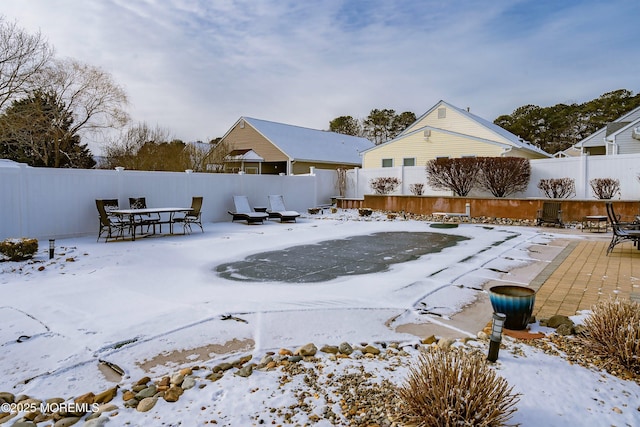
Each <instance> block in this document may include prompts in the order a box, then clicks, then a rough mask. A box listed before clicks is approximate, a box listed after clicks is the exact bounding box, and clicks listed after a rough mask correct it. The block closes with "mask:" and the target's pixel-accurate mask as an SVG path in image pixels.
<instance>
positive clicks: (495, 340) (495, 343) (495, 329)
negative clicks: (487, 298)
mask: <svg viewBox="0 0 640 427" xmlns="http://www.w3.org/2000/svg"><path fill="white" fill-rule="evenodd" d="M505 320H507V315H506V314H502V313H493V322H492V323H491V336H489V355H488V356H487V360H488V361H489V362H495V361H496V360H498V351H500V341H502V327H503V326H504V321H505Z"/></svg>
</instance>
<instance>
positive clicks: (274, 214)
mask: <svg viewBox="0 0 640 427" xmlns="http://www.w3.org/2000/svg"><path fill="white" fill-rule="evenodd" d="M267 213H268V214H269V218H279V219H280V222H286V221H293V222H295V221H296V218H297V217H299V216H300V213H299V212H296V211H289V210H287V208H286V207H285V205H284V197H282V196H281V195H270V196H269V210H268V211H267Z"/></svg>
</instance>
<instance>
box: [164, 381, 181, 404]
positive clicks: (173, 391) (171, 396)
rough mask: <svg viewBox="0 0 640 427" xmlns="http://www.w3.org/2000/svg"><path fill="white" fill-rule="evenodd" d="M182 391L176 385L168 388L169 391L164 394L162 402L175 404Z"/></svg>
mask: <svg viewBox="0 0 640 427" xmlns="http://www.w3.org/2000/svg"><path fill="white" fill-rule="evenodd" d="M182 393H183V391H182V389H181V388H180V387H178V386H176V385H172V386H171V387H169V390H167V391H165V392H164V400H166V401H167V402H177V401H178V399H179V398H180V396H182Z"/></svg>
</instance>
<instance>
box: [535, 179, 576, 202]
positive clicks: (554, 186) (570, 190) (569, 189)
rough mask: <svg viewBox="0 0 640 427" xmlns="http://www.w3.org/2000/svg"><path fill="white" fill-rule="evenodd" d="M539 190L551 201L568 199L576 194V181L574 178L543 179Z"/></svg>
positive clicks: (539, 184) (539, 183)
mask: <svg viewBox="0 0 640 427" xmlns="http://www.w3.org/2000/svg"><path fill="white" fill-rule="evenodd" d="M538 188H539V189H540V190H541V191H542V192H543V193H544V194H545V195H546V196H547V197H549V198H551V199H566V198H568V197H571V196H575V194H576V181H575V179H573V178H550V179H541V180H540V181H539V182H538Z"/></svg>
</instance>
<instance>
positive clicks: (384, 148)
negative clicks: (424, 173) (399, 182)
mask: <svg viewBox="0 0 640 427" xmlns="http://www.w3.org/2000/svg"><path fill="white" fill-rule="evenodd" d="M465 156H477V157H497V156H517V157H524V158H528V159H539V158H544V157H551V156H550V155H549V154H548V153H546V152H544V151H543V150H541V149H539V148H537V147H534V146H532V145H531V144H528V143H526V142H524V141H522V140H521V139H520V138H518V137H517V136H515V135H513V134H512V133H510V132H508V131H506V130H504V129H502V128H501V127H499V126H497V125H495V124H493V123H490V122H488V121H486V120H484V119H482V118H480V117H477V116H474V115H473V114H471V113H469V112H468V111H465V110H461V109H459V108H457V107H454V106H452V105H450V104H448V103H446V102H444V101H440V102H438V103H437V104H436V105H435V106H434V107H432V108H431V109H430V110H429V111H427V112H426V113H425V114H423V115H422V116H421V117H420V118H419V119H418V120H416V121H415V122H414V123H413V124H412V125H410V126H409V127H408V128H407V129H405V131H404V132H402V133H400V135H399V136H398V137H396V138H395V139H393V140H391V141H388V142H386V143H384V144H381V145H378V146H376V147H374V148H371V149H369V150H367V151H364V152H363V157H364V159H363V167H365V168H374V167H382V166H383V163H384V166H392V165H393V166H401V165H403V164H404V163H405V162H404V161H403V159H405V158H415V159H416V165H424V164H426V162H427V161H428V160H431V159H434V158H437V157H450V158H454V157H465Z"/></svg>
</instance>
